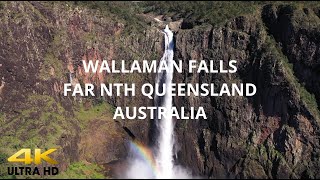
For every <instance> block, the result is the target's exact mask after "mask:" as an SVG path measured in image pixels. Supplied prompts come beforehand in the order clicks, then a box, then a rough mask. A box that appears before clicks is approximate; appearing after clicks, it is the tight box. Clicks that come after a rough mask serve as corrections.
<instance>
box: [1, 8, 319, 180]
mask: <svg viewBox="0 0 320 180" xmlns="http://www.w3.org/2000/svg"><path fill="white" fill-rule="evenodd" d="M0 5H1V6H0V14H1V17H0V18H1V21H0V37H1V41H0V49H1V51H0V79H1V84H0V120H1V121H0V124H1V127H0V136H1V140H0V144H1V147H0V158H3V159H5V158H6V157H7V156H9V155H10V154H12V153H13V152H15V151H16V150H17V149H20V148H21V147H41V148H52V147H53V146H55V147H59V148H60V149H61V150H60V151H59V153H58V155H57V157H56V158H57V159H59V162H60V163H59V167H60V168H61V170H62V171H65V170H68V167H70V164H73V163H75V162H85V163H87V164H99V165H101V164H110V163H111V164H112V163H114V162H120V161H121V160H124V159H125V157H126V156H127V153H128V151H127V148H128V147H127V145H128V144H127V142H128V141H129V140H130V139H131V138H132V136H135V137H136V138H138V139H139V140H141V141H143V142H146V143H147V142H148V143H153V141H154V135H155V132H154V123H153V121H152V120H132V121H130V120H128V121H114V120H112V114H113V110H114V107H115V106H142V105H143V106H146V105H150V106H152V105H153V101H152V100H148V99H147V98H145V97H143V96H142V95H141V94H137V96H135V97H124V96H119V97H110V98H101V97H91V98H80V97H71V96H70V97H64V96H63V83H66V82H71V83H88V82H90V83H94V84H95V85H97V86H98V85H99V84H100V83H113V82H135V83H136V84H137V86H140V85H141V84H143V83H146V82H150V83H154V79H155V75H154V74H148V75H147V76H145V75H141V74H133V75H130V76H129V75H121V74H86V73H84V69H83V67H82V63H81V60H102V59H106V60H110V61H111V60H112V59H115V60H122V59H125V60H127V59H128V60H132V59H139V60H143V59H159V58H160V57H161V53H162V41H163V39H162V35H161V33H159V28H162V24H159V23H158V22H156V21H154V19H153V18H154V17H157V18H159V19H160V20H163V21H166V22H165V23H169V26H170V27H171V28H172V29H173V30H174V31H175V45H176V47H175V58H174V59H181V60H183V61H184V63H185V64H184V67H185V68H188V67H187V61H188V60H190V59H196V60H202V59H204V60H214V61H219V60H223V61H224V62H225V63H226V64H227V62H228V61H229V60H231V59H235V60H237V61H238V63H237V67H238V71H237V73H236V74H228V75H226V74H205V73H200V74H196V73H194V74H189V73H188V72H187V71H186V70H184V71H183V73H181V74H178V73H176V74H175V75H174V81H175V82H176V83H179V82H187V83H215V84H218V85H221V84H222V83H224V82H227V83H240V82H250V83H254V84H255V85H256V86H257V94H256V95H255V96H253V97H227V96H223V97H200V98H197V97H176V98H175V99H174V105H175V106H177V107H181V106H183V107H187V108H188V107H191V106H193V107H199V106H203V107H204V108H205V110H206V113H207V116H208V117H209V118H208V119H207V120H203V119H200V120H189V121H185V120H178V121H177V123H176V129H175V132H176V139H177V145H176V148H175V149H177V154H178V156H177V162H179V163H180V164H182V165H184V166H185V167H188V168H189V169H190V170H191V171H192V172H193V173H194V174H195V175H200V176H203V177H209V178H254V177H255V178H302V177H306V178H319V174H318V173H317V170H318V169H319V168H320V139H319V135H320V129H319V122H320V113H319V108H318V106H319V105H320V94H319V92H320V81H319V73H320V69H319V68H320V66H319V63H320V61H319V55H320V54H319V53H320V51H319V46H320V41H319V38H320V36H319V33H320V29H319V28H320V27H319V24H320V23H319V22H320V19H319V12H320V9H319V8H318V7H316V6H313V7H312V6H307V5H305V6H303V5H292V4H284V3H283V4H281V3H280V4H279V3H274V4H266V5H265V4H259V5H257V6H255V8H254V9H253V11H250V13H245V14H243V15H242V14H237V16H235V17H228V18H227V19H226V21H223V22H222V23H220V22H219V23H217V24H214V23H211V21H207V20H206V19H201V18H200V19H193V18H190V17H192V15H190V14H188V13H185V14H183V13H182V14H179V13H172V12H171V13H168V14H167V15H166V16H158V15H159V14H158V12H156V10H154V12H152V8H151V10H149V12H148V13H141V12H137V13H136V12H135V14H134V15H135V16H132V17H128V16H123V14H122V13H123V12H122V11H120V12H122V13H119V14H117V12H118V11H114V10H112V9H108V8H107V9H103V7H101V6H99V8H97V7H95V6H94V5H83V4H75V3H68V2H67V3H62V2H61V3H57V2H55V3H49V2H5V3H1V4H0ZM98 5H99V4H98ZM120 5H121V4H120ZM133 5H134V6H139V3H134V4H133ZM225 8H227V6H226V7H225ZM219 12H220V11H219ZM128 13H129V12H128ZM130 18H133V19H130ZM134 27H138V28H134ZM130 135H131V136H130ZM0 160H1V162H5V161H2V159H0ZM1 167H4V164H2V165H1ZM107 167H109V166H107ZM120 167H121V166H120ZM1 174H2V175H4V174H3V173H2V171H1ZM106 175H107V176H112V174H110V173H108V172H106ZM87 177H91V176H89V175H88V176H87Z"/></svg>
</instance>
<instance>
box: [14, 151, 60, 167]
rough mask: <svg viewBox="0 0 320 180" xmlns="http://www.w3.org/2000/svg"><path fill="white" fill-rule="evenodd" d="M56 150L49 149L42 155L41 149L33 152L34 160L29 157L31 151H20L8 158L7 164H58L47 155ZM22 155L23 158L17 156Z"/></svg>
mask: <svg viewBox="0 0 320 180" xmlns="http://www.w3.org/2000/svg"><path fill="white" fill-rule="evenodd" d="M56 150H57V149H49V150H47V151H45V152H43V153H41V149H35V150H34V159H32V158H31V157H32V156H31V149H21V150H20V151H18V152H16V153H15V154H13V155H12V156H11V157H9V158H8V161H9V162H21V163H25V164H31V163H32V162H34V164H36V165H38V164H41V160H44V161H46V162H48V163H49V164H58V162H57V161H55V160H54V159H52V158H50V157H49V156H48V155H49V154H51V153H53V152H54V151H56ZM23 154H24V158H19V156H21V155H23Z"/></svg>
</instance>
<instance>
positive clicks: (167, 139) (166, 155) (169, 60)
mask: <svg viewBox="0 0 320 180" xmlns="http://www.w3.org/2000/svg"><path fill="white" fill-rule="evenodd" d="M162 32H163V33H164V35H165V36H164V37H165V51H164V54H163V57H162V58H161V61H165V63H166V64H167V66H168V68H167V72H163V71H162V72H159V73H158V75H157V83H159V84H161V83H165V84H166V85H167V86H166V87H167V88H166V94H165V96H164V97H163V102H162V105H160V106H162V107H165V109H166V110H167V113H166V115H165V116H164V117H162V119H161V120H159V122H158V128H159V133H160V135H159V139H158V151H157V156H156V163H157V166H158V167H159V171H160V172H159V173H158V174H157V177H156V178H161V179H163V178H173V145H174V123H173V120H172V114H171V108H172V90H171V85H170V84H171V83H172V78H173V47H174V42H173V33H172V31H170V29H169V27H168V25H166V28H165V29H164V30H163V31H162ZM159 99H160V98H159V97H155V100H156V101H159ZM155 104H159V102H155Z"/></svg>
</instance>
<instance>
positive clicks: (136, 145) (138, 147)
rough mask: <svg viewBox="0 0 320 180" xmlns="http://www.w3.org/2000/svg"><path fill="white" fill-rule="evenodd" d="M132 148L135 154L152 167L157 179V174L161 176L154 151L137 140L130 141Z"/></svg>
mask: <svg viewBox="0 0 320 180" xmlns="http://www.w3.org/2000/svg"><path fill="white" fill-rule="evenodd" d="M130 146H131V147H132V149H133V150H134V152H135V153H136V154H138V155H139V156H140V157H141V158H142V159H143V160H144V161H145V162H146V163H147V164H148V165H149V166H150V168H151V170H152V173H153V175H154V177H156V176H157V174H159V169H158V167H157V165H156V161H155V159H154V155H153V152H152V150H151V149H150V148H148V147H147V146H145V145H144V144H143V143H141V142H139V141H137V140H134V141H130Z"/></svg>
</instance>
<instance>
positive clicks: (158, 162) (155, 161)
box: [121, 25, 192, 179]
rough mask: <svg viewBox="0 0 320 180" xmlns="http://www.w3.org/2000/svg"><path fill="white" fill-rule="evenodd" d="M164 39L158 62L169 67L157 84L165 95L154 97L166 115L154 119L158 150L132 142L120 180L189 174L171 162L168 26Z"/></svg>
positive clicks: (171, 53)
mask: <svg viewBox="0 0 320 180" xmlns="http://www.w3.org/2000/svg"><path fill="white" fill-rule="evenodd" d="M162 33H163V34H164V38H165V51H164V54H163V57H162V58H161V60H160V63H161V62H162V63H165V64H166V65H167V67H168V68H166V69H167V70H163V71H161V72H158V74H157V78H156V83H158V84H159V85H160V86H163V85H166V88H165V89H166V93H165V95H164V96H162V97H158V96H155V98H154V99H155V102H154V103H155V105H156V106H157V107H164V109H166V110H167V112H166V113H165V116H164V117H162V118H161V119H157V130H158V131H159V137H158V139H157V147H154V148H153V150H155V152H153V151H152V150H151V149H150V148H149V147H146V146H145V145H143V144H141V143H139V142H136V141H133V142H131V143H130V151H131V152H132V155H133V157H132V158H131V159H130V164H129V168H128V169H127V171H126V173H125V176H124V177H121V178H135V179H136V178H138V179H144V178H148V179H151V178H157V179H169V178H171V179H176V178H177V179H180V178H182V179H187V178H192V176H191V174H190V173H189V172H188V171H187V170H186V169H185V168H183V167H181V166H178V165H175V164H174V159H173V154H174V152H173V146H174V122H173V119H172V112H171V108H172V89H171V83H172V79H173V48H174V42H173V33H172V31H170V29H169V27H168V25H167V26H166V28H165V29H164V30H163V31H162Z"/></svg>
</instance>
